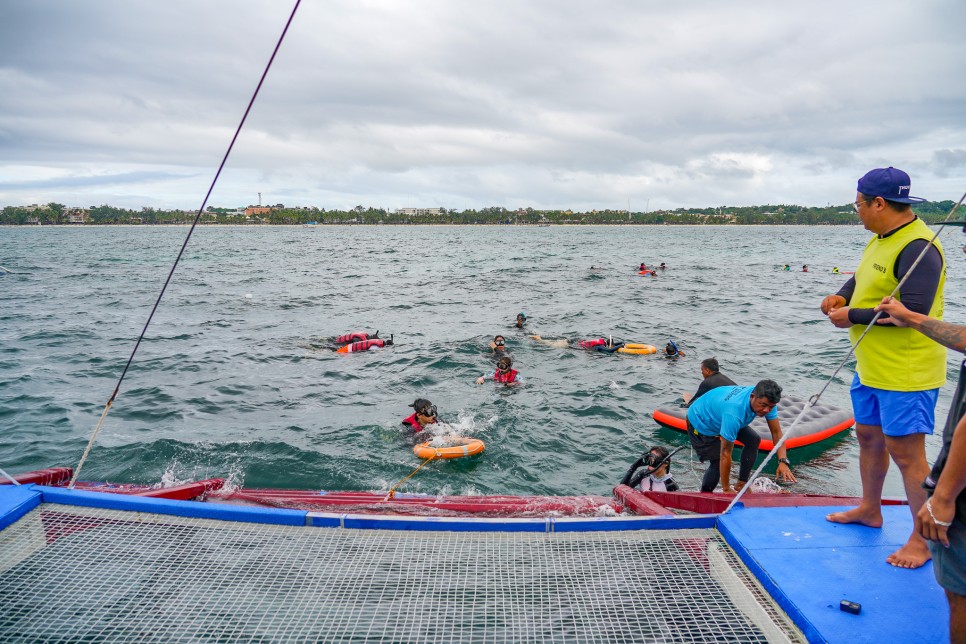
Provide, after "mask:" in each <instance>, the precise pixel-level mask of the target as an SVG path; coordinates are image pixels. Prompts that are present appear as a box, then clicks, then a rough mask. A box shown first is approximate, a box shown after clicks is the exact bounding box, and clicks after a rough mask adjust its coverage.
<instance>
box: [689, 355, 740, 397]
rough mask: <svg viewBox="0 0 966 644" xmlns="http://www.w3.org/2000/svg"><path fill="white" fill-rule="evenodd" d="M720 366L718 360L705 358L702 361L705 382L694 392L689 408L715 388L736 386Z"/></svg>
mask: <svg viewBox="0 0 966 644" xmlns="http://www.w3.org/2000/svg"><path fill="white" fill-rule="evenodd" d="M718 369H719V366H718V359H717V358H705V359H704V360H702V361H701V375H702V376H704V380H702V381H701V384H700V385H698V390H697V391H696V392H694V396H693V397H692V398H691V400H689V401H688V407H690V406H691V403H693V402H694V401H695V400H697V399H698V398H700V397H701V396H703V395H704V394H706V393H708V392H709V391H711V390H712V389H714V388H715V387H725V386H729V385H736V384H738V383H736V382H735V381H733V380H732V379H731V378H729V377H728V376H726V375H724V374H723V373H721V372H720V371H719V370H718Z"/></svg>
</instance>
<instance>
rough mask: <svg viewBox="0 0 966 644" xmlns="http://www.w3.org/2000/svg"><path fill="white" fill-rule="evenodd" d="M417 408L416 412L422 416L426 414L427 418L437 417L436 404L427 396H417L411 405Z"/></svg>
mask: <svg viewBox="0 0 966 644" xmlns="http://www.w3.org/2000/svg"><path fill="white" fill-rule="evenodd" d="M410 407H412V408H413V409H415V410H416V413H417V414H419V415H420V416H425V417H426V418H436V405H434V404H433V403H431V402H429V401H428V400H426V399H425V398H417V399H416V400H415V401H414V402H413V404H411V405H410Z"/></svg>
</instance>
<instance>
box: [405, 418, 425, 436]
mask: <svg viewBox="0 0 966 644" xmlns="http://www.w3.org/2000/svg"><path fill="white" fill-rule="evenodd" d="M403 425H409V426H410V427H412V428H413V429H414V430H415V431H417V432H421V431H423V426H422V425H420V424H419V421H418V420H416V414H413V415H412V416H410V417H409V418H405V419H403Z"/></svg>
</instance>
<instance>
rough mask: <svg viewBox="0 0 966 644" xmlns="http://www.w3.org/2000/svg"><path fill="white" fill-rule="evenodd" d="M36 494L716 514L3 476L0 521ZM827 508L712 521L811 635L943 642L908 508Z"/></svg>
mask: <svg viewBox="0 0 966 644" xmlns="http://www.w3.org/2000/svg"><path fill="white" fill-rule="evenodd" d="M44 501H46V502H56V503H74V504H77V505H85V506H97V507H108V508H113V509H127V510H134V511H146V512H156V513H161V514H175V515H179V516H192V517H206V518H217V519H222V520H228V521H231V520H236V521H255V522H259V523H282V524H285V525H309V526H318V527H336V526H341V527H344V528H385V529H408V530H412V529H424V530H425V529H429V530H510V531H520V530H527V531H543V530H549V531H554V532H562V531H571V530H622V529H623V530H639V529H647V528H656V529H665V530H666V529H668V528H671V527H675V526H677V527H707V526H710V525H713V521H714V518H713V517H700V516H698V517H691V518H687V519H683V520H674V519H668V518H659V517H654V518H650V519H649V518H643V517H641V518H600V519H587V518H584V519H547V520H542V519H508V520H500V519H489V520H482V521H479V520H476V521H474V520H473V519H448V520H445V521H440V520H438V519H436V520H432V519H430V520H425V521H421V520H419V519H415V518H413V517H407V518H405V519H402V520H400V519H399V518H396V519H386V518H383V519H380V518H378V517H359V516H357V515H356V516H352V515H341V516H340V515H321V514H317V513H308V512H304V511H299V510H273V509H264V510H263V509H259V508H250V507H234V506H225V505H216V504H199V503H192V502H185V501H167V500H162V499H145V498H137V497H125V496H120V495H114V494H104V493H99V492H73V491H68V490H64V489H60V488H47V487H41V486H34V485H24V486H20V487H14V486H9V485H3V486H0V530H2V529H3V528H4V527H6V526H7V525H9V524H10V523H12V522H14V521H16V520H17V519H18V518H20V517H21V516H22V515H23V514H25V513H26V512H29V511H30V510H31V509H32V508H34V507H36V506H37V505H38V504H40V503H41V502H44ZM834 509H837V508H827V507H826V508H823V507H798V508H743V507H739V508H738V509H736V510H735V511H733V512H732V513H731V514H729V515H726V516H723V517H719V518H718V519H717V527H718V529H719V530H720V532H721V533H722V534H723V535H724V537H725V538H726V539H727V540H728V542H729V543H730V544H731V546H732V547H733V548H734V549H735V551H736V552H737V553H738V555H739V556H740V557H741V558H742V559H743V560H744V562H745V564H746V565H747V566H748V567H749V568H750V569H751V570H752V572H753V573H754V574H755V575H756V577H757V578H758V579H759V580H760V582H761V583H762V585H763V586H764V587H765V588H766V589H767V590H768V591H769V592H770V593H771V595H772V596H773V597H774V598H775V600H776V601H777V602H778V603H779V605H781V606H782V608H783V609H784V610H785V611H786V612H787V613H788V615H789V616H790V617H791V618H792V619H793V620H794V621H795V623H796V624H797V625H798V626H799V628H801V629H802V631H803V632H804V633H805V634H806V635H807V636H808V638H809V640H810V641H818V642H822V641H827V642H849V643H853V642H877V643H878V642H929V643H935V642H948V622H949V613H948V608H947V605H946V599H945V596H944V594H943V591H942V589H941V587H940V586H939V585H938V584H937V583H936V580H935V577H934V576H933V569H932V563H931V562H930V563H929V564H927V565H926V566H924V567H922V568H920V569H918V570H903V569H898V568H893V567H892V566H890V565H889V564H887V563H885V558H886V557H887V556H888V555H889V554H890V553H891V552H893V551H894V550H896V549H897V548H898V547H899V546H901V545H902V544H903V543H905V541H906V539H907V538H908V535H909V533H910V531H911V529H912V517H911V516H910V513H909V508H908V507H906V506H886V507H884V508H883V514H884V516H885V527H884V528H883V529H881V530H875V529H871V528H866V527H862V526H852V525H839V524H834V523H829V522H828V521H826V520H825V518H824V517H825V515H826V514H827V513H828V512H830V511H832V510H834ZM474 525H475V526H476V527H474ZM843 599H847V600H850V601H853V602H856V603H859V604H861V606H862V608H861V613H860V614H859V615H852V614H849V613H845V612H842V611H841V610H840V609H839V602H840V601H841V600H843Z"/></svg>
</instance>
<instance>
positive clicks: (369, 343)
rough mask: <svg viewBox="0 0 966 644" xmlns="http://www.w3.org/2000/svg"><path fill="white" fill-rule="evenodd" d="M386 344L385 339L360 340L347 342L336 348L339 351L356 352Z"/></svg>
mask: <svg viewBox="0 0 966 644" xmlns="http://www.w3.org/2000/svg"><path fill="white" fill-rule="evenodd" d="M384 346H386V341H385V340H360V341H359V342H353V343H352V344H347V345H345V346H344V347H339V348H338V349H336V352H338V353H355V352H356V351H368V350H369V349H372V348H373V347H384Z"/></svg>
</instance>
